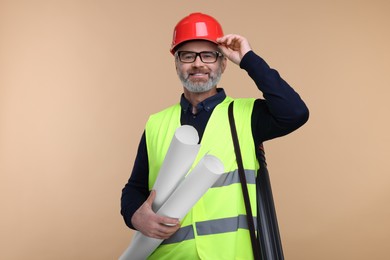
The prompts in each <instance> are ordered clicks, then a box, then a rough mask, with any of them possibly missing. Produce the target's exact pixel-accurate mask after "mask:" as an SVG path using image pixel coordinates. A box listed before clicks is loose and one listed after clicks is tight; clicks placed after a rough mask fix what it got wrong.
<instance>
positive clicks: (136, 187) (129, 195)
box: [121, 135, 149, 229]
mask: <svg viewBox="0 0 390 260" xmlns="http://www.w3.org/2000/svg"><path fill="white" fill-rule="evenodd" d="M147 156H148V155H147V150H146V143H145V135H143V136H142V138H141V141H140V144H139V146H138V152H137V156H136V159H135V162H134V166H133V171H132V173H131V176H130V178H129V181H128V182H127V184H126V185H125V187H124V188H123V190H122V197H121V214H122V216H123V218H124V221H125V223H126V225H127V226H128V227H130V228H132V229H135V228H134V226H133V224H132V223H131V218H132V216H133V215H134V213H135V211H136V210H137V209H138V208H139V207H140V206H141V205H142V204H143V203H144V202H145V200H146V199H147V197H148V196H149V189H148V168H149V167H148V157H147Z"/></svg>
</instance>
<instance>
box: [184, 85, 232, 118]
mask: <svg viewBox="0 0 390 260" xmlns="http://www.w3.org/2000/svg"><path fill="white" fill-rule="evenodd" d="M225 98H226V94H225V90H224V89H223V88H217V94H215V95H214V96H211V97H209V98H206V99H205V100H203V101H202V102H200V103H199V104H198V105H197V110H198V112H200V111H201V110H205V111H207V112H208V111H211V110H213V109H214V108H215V107H216V106H217V105H218V104H219V103H221V102H222V101H223V100H225ZM180 106H181V109H182V110H183V111H184V112H185V113H187V111H192V109H191V108H192V105H191V103H190V102H189V101H188V100H187V99H186V98H185V97H184V94H182V95H181V98H180Z"/></svg>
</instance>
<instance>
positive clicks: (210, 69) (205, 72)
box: [175, 41, 226, 93]
mask: <svg viewBox="0 0 390 260" xmlns="http://www.w3.org/2000/svg"><path fill="white" fill-rule="evenodd" d="M178 51H193V52H202V51H218V48H217V45H216V44H214V43H212V42H209V41H190V42H187V43H184V44H183V45H182V46H180V48H179V49H178ZM175 63H176V71H177V75H178V76H179V78H180V80H181V82H182V84H183V86H184V87H185V88H186V89H187V90H188V91H190V92H194V93H202V92H207V91H209V90H211V89H213V88H214V87H216V86H217V84H218V82H219V80H220V79H221V75H222V73H223V72H224V70H225V67H226V58H225V57H219V58H218V59H217V61H216V62H215V63H203V62H202V61H201V59H200V57H199V56H198V57H196V59H195V61H194V62H192V63H183V62H181V61H180V60H179V58H178V57H177V56H176V59H175Z"/></svg>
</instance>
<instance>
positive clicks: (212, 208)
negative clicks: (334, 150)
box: [121, 13, 309, 259]
mask: <svg viewBox="0 0 390 260" xmlns="http://www.w3.org/2000/svg"><path fill="white" fill-rule="evenodd" d="M171 53H172V54H173V55H174V57H175V65H176V71H177V74H178V77H179V79H180V80H181V82H182V85H183V92H184V93H183V94H182V96H181V100H180V104H176V105H174V106H172V107H169V108H167V109H165V110H163V111H161V112H159V113H157V114H155V115H152V116H151V117H150V118H149V120H148V123H147V125H146V127H145V131H144V134H143V136H142V138H141V141H140V144H139V147H138V153H137V157H136V160H135V163H134V168H133V171H132V174H131V177H130V179H129V181H128V183H127V184H126V186H125V187H124V189H123V191H122V198H121V206H122V210H121V214H122V215H123V217H124V220H125V222H126V224H127V225H128V226H129V227H130V228H132V229H136V230H138V231H140V232H141V233H143V234H144V235H146V236H148V237H152V238H158V239H165V240H164V242H163V243H162V244H161V245H160V246H159V247H158V248H157V249H156V250H155V251H154V252H153V254H152V255H151V256H150V259H252V258H253V255H252V249H251V244H250V238H249V232H248V228H247V226H246V224H245V223H242V221H243V220H244V221H245V218H242V216H245V215H246V211H245V207H244V202H243V199H242V191H241V186H240V182H239V179H238V177H237V174H238V173H237V164H236V160H235V154H234V149H233V145H232V141H231V134H230V128H229V122H228V116H227V114H228V112H227V107H228V105H229V103H231V102H232V101H233V99H232V98H230V97H228V96H226V94H225V91H224V89H222V88H217V84H218V82H219V80H220V78H221V75H222V74H223V72H224V71H225V68H226V66H227V63H228V60H230V61H231V62H233V63H234V64H236V65H238V66H240V68H242V69H244V70H246V71H247V73H248V75H249V76H250V77H251V78H252V79H253V81H254V82H255V84H256V85H257V87H258V89H259V90H260V91H261V92H262V93H263V97H264V99H236V100H234V104H235V105H234V117H235V120H236V126H237V132H238V136H239V139H240V146H241V150H242V154H243V161H244V168H245V174H246V175H247V176H248V177H249V178H248V177H247V179H248V190H249V196H250V200H251V202H252V204H251V205H252V207H253V209H252V212H254V214H255V213H256V184H255V182H251V181H250V180H253V179H255V175H256V172H257V170H258V168H259V164H258V162H257V159H256V149H258V147H260V146H261V145H262V143H263V142H264V141H267V140H270V139H273V138H276V137H280V136H283V135H286V134H288V133H291V132H292V131H294V130H296V129H297V128H299V127H300V126H302V125H303V124H304V123H305V122H306V121H307V120H308V116H309V112H308V109H307V107H306V105H305V104H304V102H303V101H302V100H301V98H300V97H299V95H298V94H297V93H296V92H295V91H294V90H293V89H292V88H291V87H290V86H289V85H288V84H287V83H286V82H285V81H284V80H283V79H282V78H281V77H280V76H279V74H278V72H277V71H276V70H274V69H271V68H270V67H269V66H268V65H267V64H266V62H265V61H264V60H263V59H262V58H260V57H259V56H258V55H256V54H255V53H254V52H253V51H252V49H251V46H250V44H249V42H248V40H247V39H246V38H244V37H242V36H240V35H233V34H229V35H223V32H222V28H221V26H220V24H219V23H218V22H217V21H216V20H215V19H214V18H213V17H211V16H208V15H205V14H202V13H193V14H190V15H189V16H187V17H185V18H183V19H182V20H181V21H180V22H179V23H178V24H177V25H176V27H175V31H174V35H173V42H172V46H171ZM237 87H239V86H237ZM185 124H186V125H192V126H194V127H195V128H196V130H197V131H198V134H199V137H200V143H201V150H200V152H199V153H200V154H205V153H207V152H208V151H210V150H212V151H213V154H214V155H216V156H217V157H218V158H220V159H221V161H222V162H223V164H224V167H225V171H226V173H225V174H226V175H225V176H228V177H229V178H225V181H224V182H222V183H220V184H219V185H215V186H213V187H212V188H210V189H209V191H207V192H206V194H204V196H203V197H202V198H201V199H200V200H199V201H198V203H197V204H196V205H195V206H194V207H193V208H192V209H191V211H190V212H189V213H188V214H187V215H186V217H185V218H184V219H182V220H178V219H174V218H169V217H163V216H159V215H157V214H155V213H154V212H153V210H152V208H151V205H152V203H153V200H154V198H155V196H156V193H155V191H152V187H153V184H154V180H155V178H156V176H157V174H158V169H159V166H161V163H162V161H163V159H164V156H165V154H164V152H161V149H158V144H161V143H164V142H170V140H171V138H169V137H172V136H173V131H172V130H167V129H175V127H179V126H180V125H185ZM172 126H173V127H172ZM161 131H163V133H164V134H163V135H162V134H161ZM159 136H160V139H159ZM164 139H166V140H164ZM156 140H157V141H156ZM202 149H203V150H202ZM165 152H166V151H165ZM149 158H159V160H157V161H150V160H149ZM156 163H157V164H158V165H157V167H156ZM178 163H180V162H178ZM151 166H153V167H151Z"/></svg>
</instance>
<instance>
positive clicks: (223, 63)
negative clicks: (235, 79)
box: [221, 56, 228, 73]
mask: <svg viewBox="0 0 390 260" xmlns="http://www.w3.org/2000/svg"><path fill="white" fill-rule="evenodd" d="M227 64H228V62H227V58H226V57H225V56H223V58H222V60H221V71H222V73H223V72H224V71H225V69H226V66H227Z"/></svg>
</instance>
